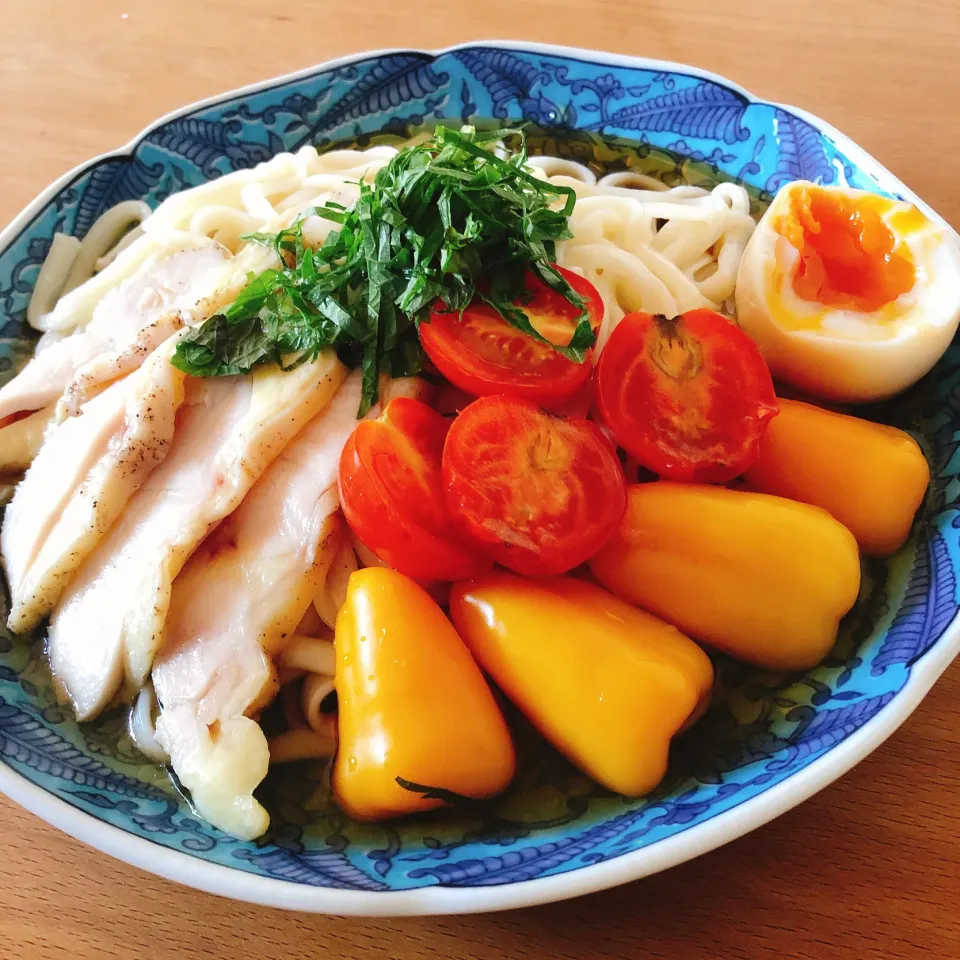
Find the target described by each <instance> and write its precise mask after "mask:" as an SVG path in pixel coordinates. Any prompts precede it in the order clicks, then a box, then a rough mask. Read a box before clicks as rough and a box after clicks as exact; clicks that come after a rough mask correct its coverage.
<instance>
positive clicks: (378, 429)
mask: <svg viewBox="0 0 960 960" xmlns="http://www.w3.org/2000/svg"><path fill="white" fill-rule="evenodd" d="M447 429H448V421H447V420H445V419H444V418H443V417H441V416H440V414H439V413H437V412H436V411H434V410H431V409H430V407H428V406H427V405H426V404H425V403H421V402H420V401H419V400H411V399H409V398H407V397H397V399H395V400H391V401H390V403H388V404H387V408H386V409H385V410H384V411H383V413H382V414H381V415H380V416H379V417H378V418H377V419H376V420H362V421H361V422H360V423H358V424H357V427H356V429H355V430H354V431H353V433H352V434H351V435H350V439H349V440H348V441H347V443H346V445H345V446H344V448H343V452H342V453H341V455H340V476H339V487H340V506H341V508H342V509H343V514H344V516H345V517H346V518H347V523H349V524H350V527H351V529H352V530H353V532H354V533H355V534H356V535H357V537H358V539H359V540H360V541H361V542H362V543H363V544H364V546H366V547H367V548H369V549H370V550H372V551H373V552H374V553H375V554H376V555H377V556H378V557H379V558H380V559H381V560H383V561H384V562H385V563H388V564H389V565H390V566H391V567H393V568H394V569H395V570H399V571H400V572H401V573H405V574H407V576H410V577H418V578H420V579H424V580H463V579H468V578H470V577H476V576H479V575H480V574H482V573H485V572H486V571H488V570H489V569H490V568H491V567H492V566H493V562H492V560H490V559H489V558H488V557H486V556H484V555H483V554H482V553H481V552H480V551H479V550H478V549H477V548H476V547H475V546H473V545H472V544H470V543H469V542H466V541H465V540H464V538H463V537H462V536H461V535H460V534H459V533H458V532H457V531H456V529H455V528H454V526H453V524H452V523H451V520H450V516H449V514H448V513H447V509H446V506H445V505H444V498H443V490H442V485H441V474H440V462H441V455H442V453H443V443H444V438H445V437H446V435H447Z"/></svg>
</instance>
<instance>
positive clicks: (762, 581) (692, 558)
mask: <svg viewBox="0 0 960 960" xmlns="http://www.w3.org/2000/svg"><path fill="white" fill-rule="evenodd" d="M590 567H591V569H592V571H593V574H594V576H595V577H596V578H597V579H598V580H599V581H600V582H601V583H603V584H604V585H605V586H607V587H608V588H609V589H610V590H613V592H614V593H617V594H619V595H620V596H621V597H623V598H625V599H627V600H629V601H630V602H631V603H636V604H637V605H638V606H641V607H643V608H644V609H645V610H649V611H650V612H651V613H655V614H656V615H657V616H659V617H663V619H664V620H666V621H668V622H669V623H673V624H675V625H676V626H677V627H678V628H679V629H681V630H683V631H684V632H685V633H687V634H689V635H690V636H691V637H694V638H696V639H698V640H702V641H704V642H705V643H709V644H711V645H713V646H715V647H717V648H718V649H720V650H723V651H724V652H726V653H729V654H730V655H732V656H734V657H737V658H738V659H740V660H745V661H747V662H748V663H754V664H757V665H759V666H762V667H769V668H771V669H782V670H803V669H806V668H808V667H812V666H814V665H815V664H817V663H819V662H820V661H821V660H822V659H823V658H824V657H825V656H826V655H827V653H828V652H829V651H830V648H831V647H832V646H833V643H834V641H835V639H836V635H837V625H838V623H839V621H840V618H841V617H842V616H843V615H844V614H845V613H846V612H847V611H848V610H849V609H850V608H851V607H852V606H853V604H854V602H855V600H856V599H857V593H858V591H859V588H860V557H859V554H858V551H857V543H856V540H854V538H853V534H851V533H850V531H849V530H847V528H846V527H844V526H843V524H841V523H839V522H838V521H837V520H835V519H834V518H833V517H831V516H830V514H828V513H827V512H826V511H825V510H821V509H820V508H819V507H813V506H809V505H808V504H805V503H796V502H794V501H792V500H785V499H783V498H781V497H772V496H767V495H765V494H761V493H747V492H744V491H735V490H728V489H725V488H723V487H711V486H700V485H696V484H679V483H666V482H659V483H644V484H638V485H636V486H633V487H631V488H630V490H629V491H628V495H627V511H626V514H625V515H624V518H623V521H622V522H621V524H620V528H619V530H618V531H617V532H616V533H615V534H614V535H613V537H612V538H611V539H610V540H609V541H608V542H607V543H606V545H605V546H604V547H603V549H602V550H601V551H600V552H599V553H598V554H597V555H596V556H595V557H594V558H593V560H591V561H590Z"/></svg>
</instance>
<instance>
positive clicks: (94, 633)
mask: <svg viewBox="0 0 960 960" xmlns="http://www.w3.org/2000/svg"><path fill="white" fill-rule="evenodd" d="M344 372H345V371H344V369H343V367H342V365H341V364H340V362H339V361H338V360H337V358H336V355H335V354H334V353H333V352H332V351H324V352H323V353H322V354H321V355H320V356H319V357H318V358H317V359H316V360H314V361H312V362H309V363H304V364H302V365H301V366H299V367H297V368H296V369H295V370H293V371H290V372H284V371H282V370H280V369H279V368H277V367H264V368H260V369H258V370H257V371H255V372H254V373H253V374H251V375H249V376H245V377H226V378H221V379H213V380H195V379H193V378H189V379H188V380H187V388H186V397H185V400H184V403H183V405H182V406H181V408H180V410H179V412H178V414H177V418H176V423H175V426H174V438H173V444H172V447H171V450H170V452H169V454H168V455H167V458H166V459H165V460H164V462H163V464H161V466H160V467H159V468H158V469H156V470H155V471H154V472H153V473H152V474H151V476H150V477H149V478H148V480H147V481H146V482H145V483H144V484H143V486H142V487H141V488H140V489H139V490H138V491H137V493H136V494H135V495H134V496H133V497H132V498H131V500H130V502H129V503H128V504H127V508H126V510H125V511H124V512H123V514H122V515H121V516H120V518H119V519H118V520H117V522H116V523H115V524H114V525H113V526H112V527H111V529H110V530H109V532H108V533H107V535H106V537H104V538H103V539H102V540H101V541H100V543H99V545H98V546H97V548H96V549H95V550H94V552H93V553H92V554H91V555H90V557H88V559H87V560H86V562H85V563H84V564H83V565H82V566H81V567H80V569H79V570H78V571H77V573H76V575H75V577H74V579H73V581H72V582H71V583H70V585H69V587H68V588H67V590H66V592H65V593H64V595H63V597H62V598H61V600H60V603H59V605H58V606H57V608H56V610H55V611H54V614H53V618H52V621H51V624H50V635H49V653H50V663H51V666H52V668H53V672H54V676H55V677H56V679H57V681H58V683H59V685H60V687H61V692H62V693H63V695H64V696H65V697H66V698H68V699H69V700H70V701H71V702H72V703H73V706H74V708H75V710H76V713H77V717H78V719H80V720H86V719H89V718H90V717H92V716H95V715H96V714H97V713H99V712H100V711H101V710H102V709H103V708H104V707H105V706H107V705H108V704H109V703H110V702H111V700H112V699H113V698H114V697H115V696H116V695H117V694H118V693H119V692H121V690H122V688H123V687H124V686H125V681H126V688H127V689H126V690H125V691H123V692H126V693H129V692H131V691H132V690H135V689H139V688H140V687H141V686H142V685H143V683H144V681H145V680H146V679H147V677H148V675H149V673H150V668H151V666H152V665H153V658H154V655H155V653H156V651H157V648H158V646H159V644H160V640H161V635H162V631H163V625H164V621H165V620H166V616H167V608H168V605H169V601H170V590H171V585H172V583H173V580H174V578H175V577H176V576H177V574H178V573H179V572H180V570H181V568H182V567H183V565H184V563H185V562H186V561H187V559H188V558H189V556H190V554H191V553H192V552H193V551H194V549H195V548H196V547H197V545H198V544H199V543H200V542H201V541H202V540H203V538H204V537H205V536H206V535H207V533H208V532H209V531H210V530H211V529H212V528H213V527H214V526H215V525H216V524H217V523H219V522H220V521H221V520H222V519H223V518H224V517H225V516H227V515H229V514H230V513H231V512H232V511H233V510H234V509H236V507H237V506H238V505H239V504H240V501H241V500H243V498H244V496H245V495H246V494H247V491H248V490H249V489H250V487H251V485H252V484H253V483H254V481H255V480H256V479H257V478H258V477H259V476H260V474H261V473H262V472H263V470H264V469H265V468H266V467H267V466H268V465H269V464H270V463H271V462H272V461H273V459H274V458H275V457H276V456H277V455H278V454H280V453H281V452H282V450H283V449H284V447H286V445H287V443H288V442H289V441H290V440H291V439H292V438H293V437H294V436H295V435H296V433H297V432H298V431H299V430H300V428H301V427H303V426H304V424H305V423H307V422H308V421H309V420H311V419H312V418H313V417H314V416H316V414H317V413H319V412H320V410H321V409H322V408H323V407H324V406H325V405H326V403H327V402H328V401H329V400H330V398H331V397H332V396H333V394H334V393H335V391H336V389H337V387H338V386H339V385H340V381H341V380H342V379H343V376H344Z"/></svg>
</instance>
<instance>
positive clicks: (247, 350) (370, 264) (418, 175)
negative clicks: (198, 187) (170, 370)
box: [173, 127, 594, 416]
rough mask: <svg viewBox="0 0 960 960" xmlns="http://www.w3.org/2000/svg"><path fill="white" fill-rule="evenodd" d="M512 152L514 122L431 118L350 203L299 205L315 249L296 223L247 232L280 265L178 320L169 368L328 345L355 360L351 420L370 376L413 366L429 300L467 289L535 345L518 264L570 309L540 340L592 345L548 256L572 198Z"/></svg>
mask: <svg viewBox="0 0 960 960" xmlns="http://www.w3.org/2000/svg"><path fill="white" fill-rule="evenodd" d="M508 136H516V137H518V138H519V141H520V149H519V151H518V152H516V153H514V154H513V155H511V156H509V157H507V158H505V159H503V158H501V157H498V156H497V155H496V154H494V153H493V152H491V149H490V147H491V146H492V144H493V143H494V142H495V141H499V140H502V139H503V138H504V137H508ZM526 159H527V153H526V145H525V142H524V139H523V134H522V133H521V131H519V130H495V131H491V132H489V133H478V132H477V131H476V130H474V129H473V128H472V127H463V128H462V129H461V130H459V131H457V130H451V129H448V128H444V127H440V128H438V129H437V130H436V132H435V134H434V136H433V137H431V138H430V139H429V140H427V141H426V142H424V143H422V144H418V145H416V146H413V147H410V148H408V149H405V150H402V151H401V152H400V153H399V154H397V156H396V157H394V158H393V159H392V160H391V161H390V163H389V164H387V166H386V167H384V168H383V169H381V170H380V171H379V172H378V173H377V175H376V178H375V181H374V183H373V185H372V186H371V185H369V184H361V185H360V197H359V199H358V200H357V203H356V204H355V206H354V207H352V208H351V209H349V210H347V209H345V208H344V207H342V206H340V205H339V204H335V203H328V204H325V205H324V206H322V207H315V208H313V209H311V210H308V211H306V212H305V213H304V215H303V216H304V217H307V216H310V215H312V214H316V215H318V216H321V217H324V218H326V219H327V220H332V221H333V222H334V223H336V224H337V225H338V228H337V229H334V230H332V231H331V232H330V234H329V235H328V237H327V239H326V241H325V242H324V243H323V245H322V246H321V247H320V248H319V249H311V248H310V247H308V246H306V245H305V244H304V242H303V221H302V220H301V221H298V222H297V223H296V224H294V225H293V226H292V227H290V228H289V229H287V230H284V231H282V232H281V233H279V234H277V235H276V236H269V235H264V234H256V235H253V236H251V237H249V238H248V239H251V240H254V241H256V242H258V243H263V244H267V245H270V246H272V247H273V248H274V249H275V250H276V252H277V255H278V256H279V258H280V262H281V266H280V267H278V268H276V269H271V270H267V271H265V272H264V273H262V274H260V275H259V276H258V277H256V278H253V279H252V280H251V282H250V283H249V285H248V286H247V287H246V288H245V289H244V290H243V291H242V293H241V294H240V295H239V296H238V297H237V299H236V300H235V301H234V303H233V304H232V305H231V306H229V307H227V308H226V309H225V310H224V311H222V312H221V313H218V314H216V315H215V316H213V317H211V318H210V319H208V320H207V321H205V322H204V323H203V324H201V325H200V326H199V327H197V328H196V329H194V330H191V331H190V333H188V334H187V335H186V336H185V337H184V339H183V340H181V342H180V344H179V345H178V346H177V350H176V353H175V355H174V357H173V363H174V365H175V366H177V367H178V368H179V369H181V370H183V371H185V372H186V373H189V374H192V375H194V376H201V377H221V376H229V375H232V374H238V373H247V372H249V371H250V370H251V369H252V368H253V367H254V366H255V365H256V364H258V363H263V362H275V363H278V364H279V365H280V366H281V367H283V368H285V369H289V368H292V367H293V366H295V365H297V364H299V363H302V362H304V361H305V360H312V359H315V358H316V356H317V354H318V353H319V352H320V350H321V349H323V348H324V347H328V346H333V347H335V348H336V349H337V353H338V355H339V356H340V359H341V360H343V362H344V363H346V364H347V365H348V366H350V367H358V366H360V367H362V368H363V400H362V403H361V407H360V411H359V415H360V416H363V415H364V414H365V413H366V412H367V411H368V410H369V408H370V406H371V405H372V404H373V403H375V402H376V399H377V395H378V393H377V390H378V377H379V374H380V373H381V372H388V373H390V374H391V375H392V376H395V377H399V376H411V375H413V374H415V373H418V372H419V371H420V369H421V366H422V363H423V354H422V351H421V349H420V343H419V340H418V338H417V332H416V324H418V323H420V322H421V321H424V320H428V319H429V313H430V308H431V306H432V305H433V304H434V303H435V302H436V301H437V299H438V298H439V299H440V300H442V301H443V303H444V304H445V305H446V308H447V309H448V310H450V311H457V312H459V313H460V314H461V315H462V313H463V310H464V309H465V308H466V307H467V306H468V305H469V303H470V301H471V300H472V299H473V298H474V296H475V295H476V296H479V297H481V298H482V299H483V301H484V302H486V303H488V304H489V305H490V306H491V307H493V308H494V309H495V310H497V311H498V312H499V314H500V315H501V316H502V317H503V318H504V320H506V321H507V322H508V323H510V324H512V325H513V326H515V327H517V328H519V329H520V330H523V331H524V332H525V333H527V334H529V335H530V336H532V337H534V338H536V339H537V340H540V341H542V342H544V343H549V341H547V340H545V339H544V338H543V337H542V336H541V335H540V334H539V333H537V331H536V330H535V329H534V328H533V326H532V325H531V324H530V321H529V319H528V318H527V316H526V314H525V313H524V312H523V310H522V309H520V308H519V307H517V306H516V303H523V302H524V298H525V286H524V273H525V272H526V271H527V270H528V269H529V270H532V271H533V272H534V274H535V275H537V276H539V277H540V278H541V279H542V280H543V281H544V283H546V284H547V285H548V286H550V287H551V288H552V289H554V290H556V291H557V292H558V293H560V294H561V295H562V296H563V297H565V298H566V300H567V301H568V302H570V303H571V304H573V305H574V306H575V307H576V308H577V309H578V310H579V311H580V317H579V319H578V322H577V326H576V329H575V330H574V333H573V336H572V338H571V340H570V342H569V343H568V344H566V345H562V346H557V345H554V344H551V346H553V347H554V349H556V350H558V351H559V352H560V353H562V354H563V355H564V356H566V357H569V358H570V359H571V360H574V361H576V362H578V363H582V362H583V359H584V355H585V352H586V350H587V349H588V348H589V347H590V346H591V345H592V344H593V342H594V335H593V331H592V329H591V327H590V321H589V318H588V315H587V310H586V305H585V302H584V300H583V298H582V297H581V296H580V295H579V294H578V293H577V292H576V291H575V290H574V289H573V288H572V287H571V286H570V284H569V283H567V281H566V280H564V278H563V277H562V276H561V275H560V273H559V272H558V271H557V270H556V268H555V267H553V266H552V262H553V260H554V259H555V255H556V241H558V240H563V239H565V238H567V237H569V236H570V232H569V230H568V229H567V221H568V218H569V216H570V214H571V213H572V211H573V205H574V203H575V201H576V196H575V194H574V192H573V190H571V189H570V188H569V187H558V186H554V185H552V184H549V183H546V182H544V181H543V180H540V179H538V178H537V177H535V176H533V175H532V174H530V173H529V172H528V170H527V169H526ZM557 207H559V208H558V209H557ZM478 284H479V290H478Z"/></svg>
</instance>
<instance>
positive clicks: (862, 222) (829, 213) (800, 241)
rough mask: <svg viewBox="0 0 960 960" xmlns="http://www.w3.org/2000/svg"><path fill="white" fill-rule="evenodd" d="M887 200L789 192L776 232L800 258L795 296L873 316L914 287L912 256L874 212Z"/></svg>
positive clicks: (822, 192) (812, 191)
mask: <svg viewBox="0 0 960 960" xmlns="http://www.w3.org/2000/svg"><path fill="white" fill-rule="evenodd" d="M886 202H887V201H884V200H883V198H881V197H872V196H864V197H855V196H850V195H848V194H845V193H843V192H841V191H838V190H829V189H825V188H823V187H802V188H798V189H795V190H792V191H791V192H790V196H789V203H790V206H789V209H788V210H787V211H786V212H784V214H783V215H782V216H781V217H780V218H779V220H778V222H777V224H776V228H777V232H778V233H780V234H781V235H782V236H784V237H785V238H786V239H787V240H788V241H789V242H790V244H791V245H792V246H793V247H795V248H796V250H797V251H798V252H799V254H800V259H799V262H798V264H797V268H796V272H795V273H794V275H793V289H794V292H795V293H796V294H797V296H798V297H801V298H803V299H804V300H810V301H813V302H815V303H821V304H823V305H825V306H829V307H836V308H839V309H847V310H858V311H862V312H864V313H873V312H874V311H876V310H879V309H880V308H881V307H883V306H884V305H885V304H888V303H892V302H893V301H894V300H896V299H897V297H899V296H900V295H901V294H903V293H906V292H907V291H908V290H911V289H913V285H914V282H915V279H916V270H915V269H914V264H913V258H912V257H911V256H910V252H909V250H907V248H906V245H905V244H904V243H902V242H899V241H898V239H897V237H896V236H895V235H894V234H893V232H892V231H891V230H890V228H889V227H888V226H887V224H886V223H884V221H883V218H882V217H881V216H880V213H879V212H878V209H877V207H878V206H879V205H880V204H883V203H886Z"/></svg>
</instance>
